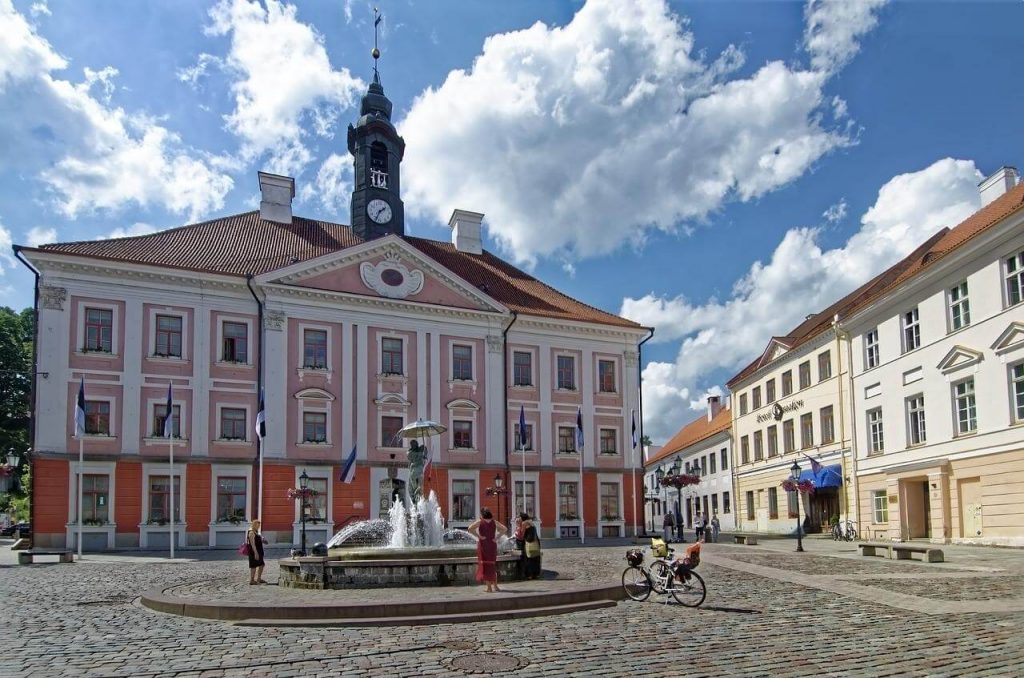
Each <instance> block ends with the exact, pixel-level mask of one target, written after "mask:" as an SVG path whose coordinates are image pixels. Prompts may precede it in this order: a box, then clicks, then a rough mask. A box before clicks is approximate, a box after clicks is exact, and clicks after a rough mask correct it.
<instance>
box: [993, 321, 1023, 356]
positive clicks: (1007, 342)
mask: <svg viewBox="0 0 1024 678" xmlns="http://www.w3.org/2000/svg"><path fill="white" fill-rule="evenodd" d="M1018 348H1024V323H1021V322H1012V323H1010V324H1009V325H1007V327H1006V329H1005V330H1003V331H1002V332H1001V333H1000V334H999V336H998V337H997V338H996V341H995V343H994V344H992V350H993V351H995V352H996V355H1000V354H1002V353H1006V352H1007V351H1012V350H1014V349H1018Z"/></svg>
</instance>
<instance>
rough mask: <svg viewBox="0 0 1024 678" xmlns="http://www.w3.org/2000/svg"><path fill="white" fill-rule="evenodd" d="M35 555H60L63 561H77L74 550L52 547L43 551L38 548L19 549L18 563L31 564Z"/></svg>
mask: <svg viewBox="0 0 1024 678" xmlns="http://www.w3.org/2000/svg"><path fill="white" fill-rule="evenodd" d="M35 556H59V557H60V561H59V562H62V563H73V562H75V554H74V552H73V551H69V550H67V549H52V550H49V551H41V550H39V549H36V550H34V551H19V552H18V564H19V565H31V564H32V559H33V558H34V557H35Z"/></svg>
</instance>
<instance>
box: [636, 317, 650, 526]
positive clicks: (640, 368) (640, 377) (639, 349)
mask: <svg viewBox="0 0 1024 678" xmlns="http://www.w3.org/2000/svg"><path fill="white" fill-rule="evenodd" d="M647 330H648V331H649V332H650V334H648V335H647V338H646V339H644V340H643V341H641V342H640V343H639V344H637V346H636V374H637V392H638V393H637V398H638V402H637V409H638V410H639V415H640V454H641V455H642V456H646V454H645V453H644V360H643V358H644V344H646V343H647V342H648V341H650V340H651V337H653V336H654V328H653V327H648V328H647ZM644 461H646V459H644V460H643V461H641V462H640V468H642V469H643V468H644V463H643V462H644ZM633 470H634V473H633V538H634V539H636V518H637V516H636V513H637V510H636V461H635V460H634V461H633ZM646 473H647V471H646V470H645V471H644V473H642V474H641V475H642V476H646ZM646 506H647V483H646V482H644V507H645V509H644V512H645V513H646ZM652 513H653V511H652ZM645 517H646V516H645ZM644 529H645V530H646V529H647V528H646V527H645V528H644Z"/></svg>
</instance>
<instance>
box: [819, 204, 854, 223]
mask: <svg viewBox="0 0 1024 678" xmlns="http://www.w3.org/2000/svg"><path fill="white" fill-rule="evenodd" d="M848 208H849V205H847V204H846V198H840V200H839V202H837V203H836V204H835V205H832V206H830V207H829V208H828V209H827V210H825V211H824V212H822V213H821V217H822V218H823V219H824V220H825V221H827V222H828V223H830V224H838V223H839V222H841V221H842V220H843V219H845V218H846V211H847V209H848Z"/></svg>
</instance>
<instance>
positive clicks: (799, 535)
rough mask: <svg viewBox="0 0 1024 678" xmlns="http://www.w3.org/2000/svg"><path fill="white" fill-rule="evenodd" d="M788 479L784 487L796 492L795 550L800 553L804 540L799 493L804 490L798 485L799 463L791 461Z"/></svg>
mask: <svg viewBox="0 0 1024 678" xmlns="http://www.w3.org/2000/svg"><path fill="white" fill-rule="evenodd" d="M789 480H790V483H789V486H787V487H786V489H787V490H790V489H791V491H792V492H796V493H797V495H796V550H797V551H798V552H801V553H802V552H803V550H804V540H803V532H802V531H801V529H800V493H801V492H803V491H804V490H803V488H801V487H800V464H798V463H797V462H795V461H794V462H793V465H792V466H790V467H789ZM811 491H813V486H812V490H811Z"/></svg>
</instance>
